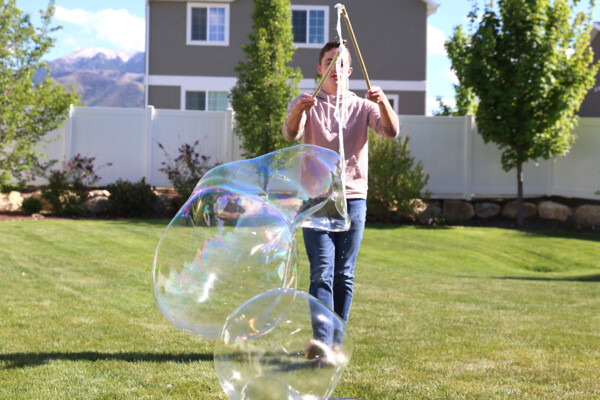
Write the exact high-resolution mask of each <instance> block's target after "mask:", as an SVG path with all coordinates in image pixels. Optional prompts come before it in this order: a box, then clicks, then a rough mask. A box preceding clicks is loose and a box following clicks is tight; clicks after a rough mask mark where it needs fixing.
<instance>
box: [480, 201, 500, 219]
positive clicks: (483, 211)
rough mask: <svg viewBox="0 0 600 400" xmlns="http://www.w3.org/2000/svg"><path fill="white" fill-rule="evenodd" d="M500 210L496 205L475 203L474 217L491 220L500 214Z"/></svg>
mask: <svg viewBox="0 0 600 400" xmlns="http://www.w3.org/2000/svg"><path fill="white" fill-rule="evenodd" d="M500 209H501V207H500V205H499V204H496V203H490V202H485V203H477V204H475V215H477V217H478V218H484V219H485V218H491V217H495V216H496V215H498V214H500Z"/></svg>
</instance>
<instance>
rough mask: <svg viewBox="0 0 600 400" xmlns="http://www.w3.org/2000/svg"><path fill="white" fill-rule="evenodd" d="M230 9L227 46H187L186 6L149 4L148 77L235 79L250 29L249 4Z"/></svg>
mask: <svg viewBox="0 0 600 400" xmlns="http://www.w3.org/2000/svg"><path fill="white" fill-rule="evenodd" d="M225 4H229V7H230V11H229V12H230V15H231V18H230V28H229V33H230V38H229V46H194V45H190V46H188V45H187V44H186V36H185V35H186V13H187V3H186V2H160V1H152V2H150V6H151V7H150V27H151V28H150V37H149V41H150V43H149V48H150V52H149V73H150V75H177V76H235V73H234V71H233V68H234V67H235V66H236V65H237V63H238V62H239V61H240V60H241V59H242V58H243V53H242V46H241V45H242V43H247V42H248V34H249V33H250V31H251V29H252V18H251V17H250V16H251V15H252V7H253V2H252V1H250V0H237V1H234V2H232V3H225Z"/></svg>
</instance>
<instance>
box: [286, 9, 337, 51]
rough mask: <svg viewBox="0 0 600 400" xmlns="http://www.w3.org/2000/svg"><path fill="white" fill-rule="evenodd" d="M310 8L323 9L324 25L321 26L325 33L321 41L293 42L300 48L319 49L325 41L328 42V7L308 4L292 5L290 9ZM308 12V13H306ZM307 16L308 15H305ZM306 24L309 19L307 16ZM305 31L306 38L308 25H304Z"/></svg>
mask: <svg viewBox="0 0 600 400" xmlns="http://www.w3.org/2000/svg"><path fill="white" fill-rule="evenodd" d="M310 10H317V11H325V26H324V27H323V29H324V30H325V33H324V35H323V40H324V42H323V43H296V42H294V45H295V46H296V47H298V48H302V49H320V48H322V47H323V45H325V43H327V42H329V7H328V6H309V5H292V11H307V12H308V11H310ZM307 14H308V13H307ZM307 17H308V15H307ZM290 18H291V17H290ZM306 21H307V25H308V21H309V19H308V18H307V20H306ZM306 29H307V32H306V40H308V36H309V34H308V26H307V27H306Z"/></svg>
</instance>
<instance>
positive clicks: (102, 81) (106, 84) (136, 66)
mask: <svg viewBox="0 0 600 400" xmlns="http://www.w3.org/2000/svg"><path fill="white" fill-rule="evenodd" d="M144 61H145V60H144V53H143V52H139V51H133V50H108V49H102V48H98V47H88V48H84V49H80V50H77V51H75V52H73V53H71V54H69V55H67V56H65V57H61V58H57V59H56V60H52V61H49V62H48V66H49V67H50V69H51V72H50V76H51V77H52V78H53V79H54V80H55V81H56V82H58V83H59V84H62V85H64V86H66V87H70V86H71V85H73V86H74V87H75V89H76V90H77V92H78V93H79V94H81V101H82V102H83V103H85V104H87V105H88V106H108V107H143V103H144V96H143V93H144V85H143V81H144ZM38 75H39V76H37V80H38V81H40V80H42V79H43V77H44V75H45V71H44V70H40V71H39V74H38Z"/></svg>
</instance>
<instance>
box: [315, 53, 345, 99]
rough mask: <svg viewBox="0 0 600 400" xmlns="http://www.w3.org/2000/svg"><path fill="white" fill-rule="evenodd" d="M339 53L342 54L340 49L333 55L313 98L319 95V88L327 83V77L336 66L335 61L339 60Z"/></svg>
mask: <svg viewBox="0 0 600 400" xmlns="http://www.w3.org/2000/svg"><path fill="white" fill-rule="evenodd" d="M339 55H340V52H339V51H338V52H337V53H335V56H333V60H331V63H330V64H329V67H327V71H325V75H323V77H322V78H321V81H320V82H319V84H318V85H317V88H316V89H315V91H314V92H313V94H312V97H313V99H314V98H315V97H316V96H317V93H319V90H321V88H322V87H323V84H324V83H325V79H327V77H328V76H329V74H330V73H331V70H332V69H333V67H334V66H335V61H336V60H337V58H338V56H339Z"/></svg>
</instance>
